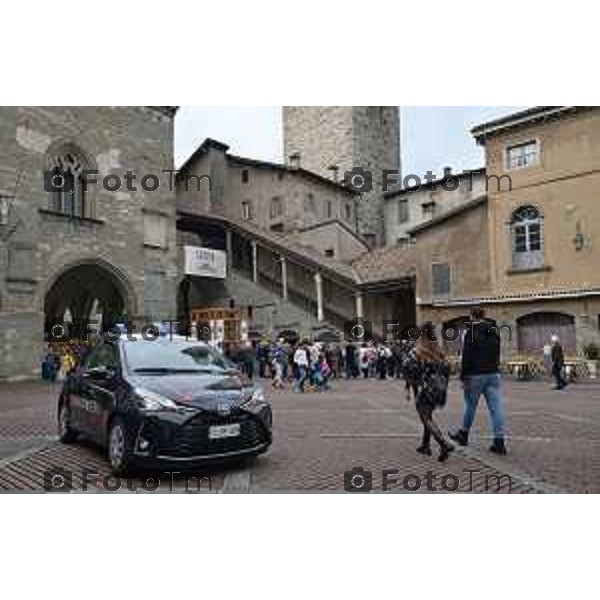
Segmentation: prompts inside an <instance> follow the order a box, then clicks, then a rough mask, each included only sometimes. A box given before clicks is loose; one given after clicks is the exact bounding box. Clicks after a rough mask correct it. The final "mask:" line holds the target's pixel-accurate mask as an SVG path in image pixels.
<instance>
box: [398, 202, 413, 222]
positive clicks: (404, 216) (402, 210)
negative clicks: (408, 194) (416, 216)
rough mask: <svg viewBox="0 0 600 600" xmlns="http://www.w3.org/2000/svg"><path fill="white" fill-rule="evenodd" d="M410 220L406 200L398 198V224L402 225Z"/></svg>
mask: <svg viewBox="0 0 600 600" xmlns="http://www.w3.org/2000/svg"><path fill="white" fill-rule="evenodd" d="M409 220H410V212H409V209H408V200H406V199H404V200H400V201H399V202H398V224H399V225H402V224H403V223H407V222H408V221H409Z"/></svg>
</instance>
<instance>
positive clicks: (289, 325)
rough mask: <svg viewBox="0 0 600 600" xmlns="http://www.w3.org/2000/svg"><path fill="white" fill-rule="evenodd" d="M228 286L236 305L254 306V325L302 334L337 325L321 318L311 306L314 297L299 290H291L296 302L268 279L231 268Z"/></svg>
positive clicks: (229, 295) (259, 327) (226, 284)
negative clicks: (310, 298) (260, 281)
mask: <svg viewBox="0 0 600 600" xmlns="http://www.w3.org/2000/svg"><path fill="white" fill-rule="evenodd" d="M225 290H226V291H225V293H226V294H227V296H228V297H229V298H232V299H233V300H234V301H235V305H236V306H240V307H243V306H252V307H253V319H252V324H251V327H252V328H255V329H264V330H266V331H275V332H276V331H281V330H284V329H293V330H296V331H298V332H299V333H300V335H301V336H305V335H306V336H308V335H310V333H311V331H313V330H314V329H323V328H331V329H334V328H335V327H334V326H332V325H331V324H330V323H327V322H325V321H321V322H318V321H317V317H316V309H314V310H311V308H312V307H311V306H310V301H307V300H306V299H302V298H301V297H300V296H299V295H297V294H290V296H292V297H293V298H294V299H295V301H294V302H292V301H290V300H284V299H283V298H282V297H281V296H280V295H279V294H278V293H277V292H276V291H275V290H272V289H269V287H268V286H267V284H266V282H265V284H256V283H254V282H253V281H252V280H251V279H250V278H248V277H247V276H246V275H245V274H244V273H242V272H240V271H237V270H230V271H229V273H228V275H227V279H226V280H225ZM303 300H304V301H303Z"/></svg>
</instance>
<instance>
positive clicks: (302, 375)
mask: <svg viewBox="0 0 600 600" xmlns="http://www.w3.org/2000/svg"><path fill="white" fill-rule="evenodd" d="M296 369H297V370H296V382H295V384H294V388H295V389H296V391H299V392H303V391H304V382H305V381H306V376H307V370H306V367H300V366H298V367H296Z"/></svg>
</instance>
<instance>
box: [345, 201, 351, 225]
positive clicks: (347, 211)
mask: <svg viewBox="0 0 600 600" xmlns="http://www.w3.org/2000/svg"><path fill="white" fill-rule="evenodd" d="M344 211H345V214H346V221H351V220H352V205H351V204H350V202H346V204H345V205H344Z"/></svg>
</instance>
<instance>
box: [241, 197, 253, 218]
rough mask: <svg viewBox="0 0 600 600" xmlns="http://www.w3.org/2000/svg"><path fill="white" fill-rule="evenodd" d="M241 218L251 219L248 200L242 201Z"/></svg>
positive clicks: (250, 205)
mask: <svg viewBox="0 0 600 600" xmlns="http://www.w3.org/2000/svg"><path fill="white" fill-rule="evenodd" d="M242 219H243V220H244V221H252V203H251V202H249V201H246V202H242Z"/></svg>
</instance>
